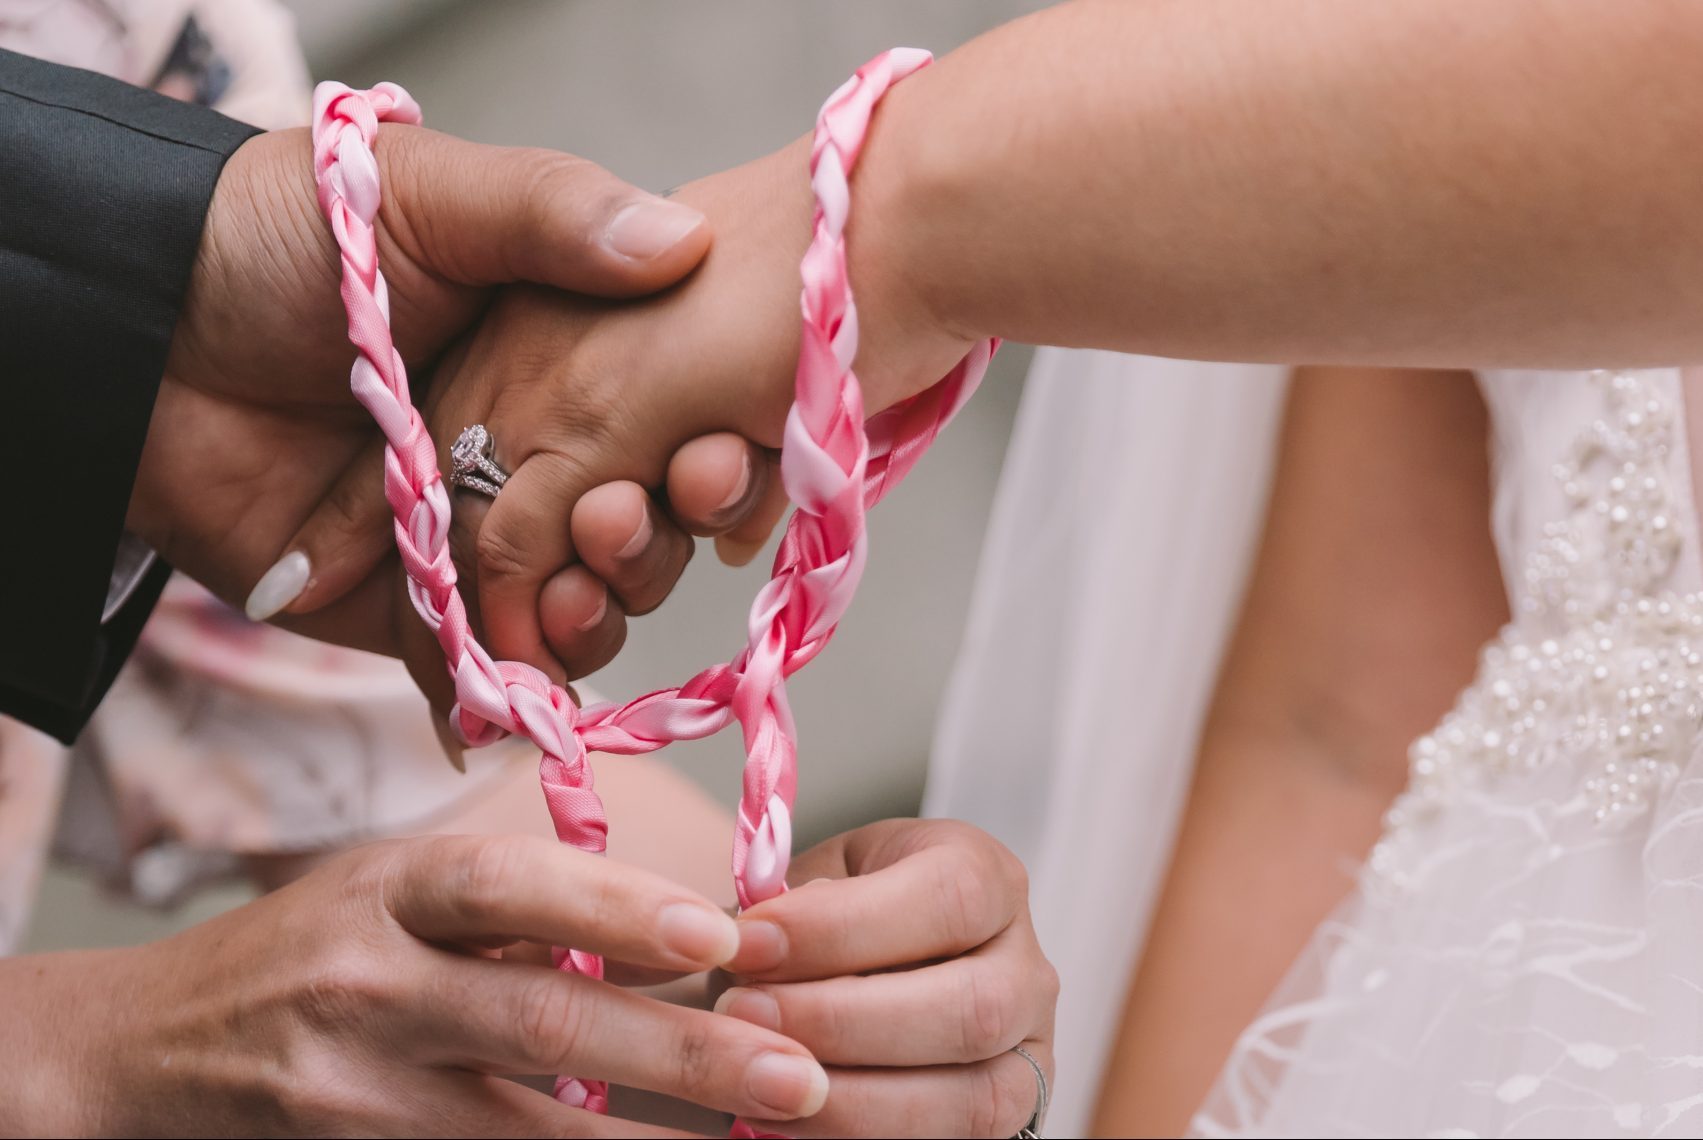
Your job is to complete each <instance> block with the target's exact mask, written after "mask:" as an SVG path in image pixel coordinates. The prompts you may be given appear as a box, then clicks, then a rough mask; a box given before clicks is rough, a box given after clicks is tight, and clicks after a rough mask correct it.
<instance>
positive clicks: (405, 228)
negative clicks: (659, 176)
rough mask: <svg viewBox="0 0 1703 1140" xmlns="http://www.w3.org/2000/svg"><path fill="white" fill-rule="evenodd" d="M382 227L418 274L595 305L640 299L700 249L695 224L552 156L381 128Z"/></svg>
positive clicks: (666, 205) (703, 240)
mask: <svg viewBox="0 0 1703 1140" xmlns="http://www.w3.org/2000/svg"><path fill="white" fill-rule="evenodd" d="M376 153H377V155H378V159H379V162H380V164H381V166H382V167H383V168H384V184H385V187H386V192H385V197H384V205H383V213H382V218H383V223H384V226H385V228H386V230H387V231H388V232H389V233H390V234H391V235H392V236H393V237H394V239H395V240H396V241H397V242H398V244H400V245H401V246H402V247H403V252H404V253H405V254H407V255H408V256H409V257H411V258H412V259H414V260H415V261H416V262H417V263H418V264H420V265H421V266H423V267H425V268H427V269H429V270H432V271H434V272H436V273H438V274H439V275H441V276H443V277H444V278H447V279H448V280H451V281H456V282H459V283H461V284H465V285H499V284H504V283H507V282H511V281H530V282H533V283H534V284H538V285H553V286H555V287H557V288H560V289H568V290H571V291H573V292H576V293H588V294H593V295H595V296H601V297H634V296H640V295H642V294H645V293H652V292H655V291H656V290H658V289H661V288H664V287H666V286H668V285H672V284H674V282H676V281H678V280H680V279H681V278H682V277H684V276H685V275H686V274H687V273H690V272H691V271H692V269H693V268H694V267H696V266H697V264H698V262H700V261H702V260H703V257H704V254H705V253H706V252H707V251H708V250H709V247H710V229H709V224H708V222H707V221H706V220H705V218H704V215H703V214H701V213H699V212H698V211H697V210H694V209H693V208H692V207H690V206H687V205H684V204H683V203H680V202H673V201H670V200H668V199H666V198H660V197H657V196H656V195H654V194H650V193H647V192H646V191H643V190H640V189H639V188H637V187H636V186H632V185H629V184H628V183H626V182H623V181H622V180H621V179H619V178H617V177H615V176H614V175H613V174H610V173H609V172H608V171H607V170H604V169H603V168H602V167H601V166H598V165H597V164H596V163H594V162H589V161H587V160H585V159H583V158H577V157H575V156H573V155H570V154H563V153H561V152H559V151H552V150H540V149H536V148H522V147H498V146H486V145H482V144H479V143H470V142H467V141H465V140H462V139H458V138H454V137H453V136H450V135H444V134H438V133H437V132H435V131H428V130H423V129H421V128H419V127H405V126H386V127H384V128H383V129H382V130H380V132H379V138H378V145H377V148H376Z"/></svg>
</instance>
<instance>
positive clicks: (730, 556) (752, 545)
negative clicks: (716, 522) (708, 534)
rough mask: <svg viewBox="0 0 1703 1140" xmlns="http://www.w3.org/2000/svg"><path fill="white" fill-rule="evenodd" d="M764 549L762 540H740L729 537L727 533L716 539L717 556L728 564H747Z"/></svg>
mask: <svg viewBox="0 0 1703 1140" xmlns="http://www.w3.org/2000/svg"><path fill="white" fill-rule="evenodd" d="M762 549H763V544H762V543H760V542H740V541H739V540H737V539H732V538H728V537H727V536H726V535H725V534H724V535H720V536H718V537H717V538H716V540H715V553H716V557H717V558H719V559H721V560H722V563H723V564H724V565H727V566H744V565H747V564H748V563H749V562H750V561H751V560H752V559H753V558H755V557H757V555H758V554H759V553H761V552H762Z"/></svg>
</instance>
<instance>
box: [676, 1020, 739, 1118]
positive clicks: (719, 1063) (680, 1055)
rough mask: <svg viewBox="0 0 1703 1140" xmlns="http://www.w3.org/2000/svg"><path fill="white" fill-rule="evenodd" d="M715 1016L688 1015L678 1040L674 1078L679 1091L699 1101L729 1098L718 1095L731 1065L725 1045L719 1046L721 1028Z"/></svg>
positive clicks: (690, 1098) (688, 1098)
mask: <svg viewBox="0 0 1703 1140" xmlns="http://www.w3.org/2000/svg"><path fill="white" fill-rule="evenodd" d="M719 1028H720V1026H719V1025H718V1024H717V1023H716V1022H715V1021H714V1020H712V1019H708V1018H698V1017H693V1018H689V1019H686V1021H685V1024H684V1025H682V1026H681V1030H680V1033H679V1035H678V1036H677V1037H676V1039H675V1042H674V1056H673V1060H674V1081H675V1087H676V1088H677V1089H678V1090H679V1095H680V1096H682V1097H684V1098H685V1099H687V1100H691V1101H696V1102H699V1103H704V1102H709V1101H716V1100H725V1099H726V1098H725V1097H717V1096H715V1095H714V1094H715V1092H716V1091H717V1087H718V1086H719V1085H721V1084H724V1083H725V1076H724V1074H725V1072H726V1070H727V1068H728V1066H727V1065H726V1064H725V1062H724V1060H723V1058H724V1057H725V1055H726V1050H725V1048H718V1041H717V1039H716V1038H717V1030H718V1029H719Z"/></svg>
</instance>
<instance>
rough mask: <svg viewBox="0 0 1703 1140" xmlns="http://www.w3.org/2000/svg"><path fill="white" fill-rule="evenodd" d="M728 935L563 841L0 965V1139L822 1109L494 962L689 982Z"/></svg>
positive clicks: (707, 1030) (638, 1127)
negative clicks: (594, 1085) (644, 1095)
mask: <svg viewBox="0 0 1703 1140" xmlns="http://www.w3.org/2000/svg"><path fill="white" fill-rule="evenodd" d="M738 937H739V934H738V930H737V928H736V926H735V924H734V922H733V920H731V919H729V918H728V917H727V916H726V915H725V914H723V913H722V912H721V910H720V909H718V908H717V907H716V906H715V905H714V904H713V903H711V902H709V901H708V900H706V899H704V898H702V897H700V896H698V895H696V894H693V893H692V892H690V891H687V890H685V889H684V888H681V887H677V886H675V885H674V884H673V883H670V882H669V881H668V880H666V879H664V878H662V877H660V876H658V875H655V874H651V873H649V872H645V871H640V870H638V869H637V868H634V867H629V866H624V865H623V864H621V863H619V862H617V861H615V860H612V859H606V858H599V857H597V856H594V855H590V854H587V853H585V852H581V851H576V850H574V849H572V848H570V847H565V846H563V845H562V844H560V843H557V842H555V841H554V840H546V839H543V838H528V837H523V836H500V837H499V836H469V835H457V836H430V837H423V838H418V839H405V840H393V841H389V842H384V843H376V844H372V845H370V846H367V847H363V848H359V849H357V850H355V851H352V852H349V853H346V854H344V855H341V856H339V857H338V858H336V859H335V860H333V861H331V862H329V863H327V864H325V865H324V866H323V867H320V868H319V869H317V870H315V871H312V872H310V873H309V874H307V875H306V876H304V877H303V878H301V879H299V880H297V881H296V882H294V883H292V884H290V885H289V886H287V887H284V888H282V889H281V890H278V891H275V892H273V893H272V894H270V895H267V896H265V897H264V898H261V899H258V900H256V901H254V902H251V903H249V904H247V905H246V906H243V907H239V908H238V909H236V910H233V911H229V912H227V913H225V914H223V915H220V916H218V917H217V918H214V919H211V920H209V921H207V922H204V923H202V924H200V925H198V926H195V927H191V928H190V929H188V930H186V931H184V932H182V933H180V934H178V935H176V936H174V937H172V938H169V939H166V940H164V941H161V942H156V943H152V944H149V945H146V946H139V947H134V948H127V949H122V950H100V951H80V952H65V953H57V954H41V955H35V956H31V957H21V958H13V959H6V960H3V961H0V1008H4V1009H5V1011H6V1016H5V1017H3V1018H0V1059H3V1060H4V1062H5V1072H6V1082H7V1083H6V1095H5V1096H3V1097H0V1135H6V1136H114V1135H117V1136H138V1135H142V1136H233V1135H238V1136H303V1135H312V1136H323V1135H375V1136H679V1135H682V1134H681V1133H677V1132H674V1131H672V1130H665V1129H659V1128H651V1127H647V1126H645V1125H642V1124H638V1123H635V1122H633V1121H628V1120H620V1119H614V1118H609V1117H603V1116H596V1115H593V1114H591V1113H589V1112H586V1111H584V1110H582V1109H578V1108H570V1107H568V1106H566V1105H563V1104H558V1103H556V1102H555V1101H553V1100H551V1099H550V1098H549V1097H547V1096H545V1095H543V1094H542V1093H539V1092H533V1091H531V1090H529V1089H527V1088H524V1087H522V1086H521V1085H518V1084H514V1083H511V1082H509V1081H507V1080H504V1079H502V1074H508V1073H517V1074H542V1073H558V1072H566V1073H571V1074H574V1075H576V1076H580V1077H583V1078H589V1079H598V1080H608V1081H613V1082H617V1083H619V1084H622V1085H625V1086H630V1087H635V1088H644V1089H650V1090H653V1091H656V1092H661V1093H663V1094H665V1095H669V1096H673V1097H678V1098H682V1099H686V1100H690V1101H693V1102H696V1103H700V1104H705V1105H709V1106H711V1107H714V1108H716V1109H719V1110H720V1111H723V1112H734V1113H745V1114H751V1113H758V1114H761V1113H763V1112H764V1111H765V1106H773V1108H775V1109H778V1110H780V1111H782V1112H785V1113H787V1114H796V1113H809V1112H813V1111H814V1110H815V1109H816V1108H817V1107H818V1106H820V1105H821V1103H822V1097H823V1093H824V1086H825V1083H826V1082H825V1079H824V1077H823V1074H822V1070H821V1068H820V1067H819V1066H818V1065H817V1064H816V1062H815V1061H814V1060H812V1058H811V1057H810V1055H809V1054H808V1053H807V1052H806V1051H805V1050H804V1049H803V1048H802V1047H800V1046H799V1045H798V1044H796V1043H795V1042H793V1041H790V1040H787V1039H786V1038H784V1037H782V1036H780V1035H779V1034H776V1033H773V1032H771V1031H768V1030H764V1029H762V1028H760V1027H757V1026H753V1025H748V1024H742V1023H740V1022H737V1021H734V1020H732V1019H729V1018H722V1017H715V1016H713V1015H712V1014H710V1013H708V1012H705V1011H702V1010H690V1009H682V1008H680V1007H677V1006H673V1005H669V1004H667V1003H665V1002H662V1001H658V1000H655V999H653V998H649V997H645V996H642V995H640V994H637V993H633V992H631V991H629V990H625V989H622V988H620V987H619V986H616V985H613V984H610V983H607V982H600V981H594V980H592V979H589V978H586V977H584V976H581V975H568V974H564V973H562V972H561V971H559V970H556V969H553V968H551V967H550V965H549V964H548V962H547V961H546V962H544V963H542V964H540V963H538V962H537V961H536V956H535V955H533V954H531V953H520V954H516V955H510V954H508V953H506V950H505V948H510V947H513V948H515V949H517V950H523V951H524V950H527V949H528V948H527V947H526V946H525V945H524V944H523V943H522V940H526V941H527V942H532V943H541V944H542V945H544V946H549V945H552V944H555V945H571V946H578V947H582V948H584V949H587V950H591V951H595V952H600V953H606V954H609V955H611V956H612V957H615V958H618V959H619V960H621V961H623V962H626V963H628V964H630V965H631V966H642V967H650V968H653V969H671V970H702V969H705V968H707V967H709V966H713V965H716V964H718V963H721V962H725V961H727V960H728V958H729V957H730V956H731V955H732V954H733V953H734V952H735V949H736V947H737V944H738Z"/></svg>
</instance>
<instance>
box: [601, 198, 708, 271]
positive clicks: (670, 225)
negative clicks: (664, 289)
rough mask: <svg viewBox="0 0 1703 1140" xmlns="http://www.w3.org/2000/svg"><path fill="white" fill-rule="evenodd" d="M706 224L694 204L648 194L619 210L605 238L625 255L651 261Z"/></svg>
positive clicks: (610, 246)
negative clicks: (653, 196) (648, 196)
mask: <svg viewBox="0 0 1703 1140" xmlns="http://www.w3.org/2000/svg"><path fill="white" fill-rule="evenodd" d="M703 224H704V216H703V215H702V214H700V213H698V211H696V210H694V209H692V207H690V206H685V205H682V204H680V203H679V202H670V201H668V200H667V199H666V198H645V199H642V200H640V201H638V202H634V203H633V204H632V205H631V206H628V207H626V208H625V209H623V210H622V211H621V212H620V213H618V214H616V215H615V217H614V218H613V219H612V220H611V221H610V223H609V229H608V230H606V231H605V232H604V235H603V240H604V242H605V243H607V244H608V246H609V248H610V249H612V250H614V251H615V252H616V253H618V254H620V255H621V256H622V257H630V258H632V259H633V260H635V261H649V260H650V259H651V258H653V257H656V256H658V255H660V254H664V253H667V252H668V251H669V250H671V249H673V248H674V247H675V246H677V245H679V244H680V241H681V239H682V238H684V237H685V236H686V235H687V234H689V233H691V232H692V231H693V230H695V229H697V228H698V227H699V226H701V225H703Z"/></svg>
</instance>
